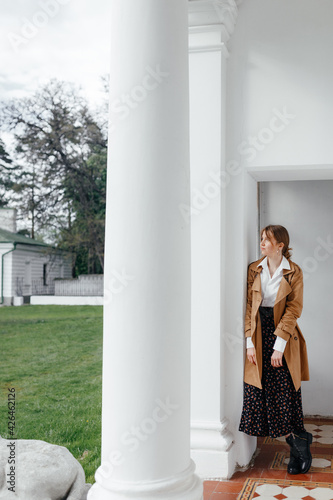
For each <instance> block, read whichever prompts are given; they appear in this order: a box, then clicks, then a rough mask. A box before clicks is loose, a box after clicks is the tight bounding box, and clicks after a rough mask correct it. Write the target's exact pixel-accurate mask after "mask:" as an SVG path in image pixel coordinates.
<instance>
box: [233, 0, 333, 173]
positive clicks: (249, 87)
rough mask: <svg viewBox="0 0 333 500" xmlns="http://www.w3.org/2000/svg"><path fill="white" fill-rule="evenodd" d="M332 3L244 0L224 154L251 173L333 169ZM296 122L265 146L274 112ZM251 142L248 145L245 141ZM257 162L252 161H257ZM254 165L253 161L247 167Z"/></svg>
mask: <svg viewBox="0 0 333 500" xmlns="http://www.w3.org/2000/svg"><path fill="white" fill-rule="evenodd" d="M332 18H333V2H332V1H331V0H292V1H291V0H245V1H244V2H243V3H242V4H241V7H240V11H239V16H238V20H237V24H236V29H235V32H234V34H233V37H232V39H231V42H230V49H231V58H230V60H229V87H228V88H229V91H228V92H229V99H228V101H229V103H230V107H229V109H230V111H231V114H230V115H229V128H228V130H229V146H230V147H231V148H232V153H233V155H235V154H236V151H237V149H238V147H240V146H241V145H242V143H243V152H245V150H246V151H247V153H246V154H242V155H241V158H242V160H243V162H244V164H248V165H255V164H256V165H293V164H300V165H302V164H315V165H317V164H320V163H333V141H332V134H331V131H332V125H333V114H332V107H333V93H332V90H331V89H332V87H333V58H332V46H333V30H332ZM274 108H276V109H277V110H278V111H280V112H281V111H282V110H283V109H284V108H285V109H286V110H287V113H289V114H292V115H293V116H294V118H290V119H287V120H286V121H289V123H283V122H281V120H277V121H275V122H273V127H274V126H278V127H279V128H281V129H282V128H283V125H285V127H284V129H283V130H282V131H281V132H275V133H273V136H274V137H273V139H272V140H271V142H268V143H266V144H263V143H262V141H260V140H259V142H258V145H259V147H260V148H262V150H261V151H258V150H257V149H256V148H255V147H253V146H251V147H252V153H253V154H252V153H250V151H249V147H248V142H249V138H251V137H252V138H253V137H257V136H258V134H259V135H260V136H261V137H262V138H264V140H265V141H267V140H268V139H270V137H269V135H268V132H267V130H266V131H265V132H262V129H263V128H267V127H268V126H269V123H270V121H271V120H272V118H273V116H274V112H273V109H274ZM250 140H251V139H250ZM254 156H255V157H254ZM251 157H254V158H253V159H252V161H249V159H250V158H251Z"/></svg>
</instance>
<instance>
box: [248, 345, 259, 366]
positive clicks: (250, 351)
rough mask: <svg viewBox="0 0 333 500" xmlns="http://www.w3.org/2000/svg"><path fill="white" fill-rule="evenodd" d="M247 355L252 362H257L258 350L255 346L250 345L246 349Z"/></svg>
mask: <svg viewBox="0 0 333 500" xmlns="http://www.w3.org/2000/svg"><path fill="white" fill-rule="evenodd" d="M246 356H247V359H248V360H249V361H250V363H253V364H254V365H256V364H257V360H256V350H255V348H254V347H249V348H248V349H246Z"/></svg>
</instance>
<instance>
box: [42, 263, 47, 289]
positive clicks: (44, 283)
mask: <svg viewBox="0 0 333 500" xmlns="http://www.w3.org/2000/svg"><path fill="white" fill-rule="evenodd" d="M43 285H44V286H47V264H43Z"/></svg>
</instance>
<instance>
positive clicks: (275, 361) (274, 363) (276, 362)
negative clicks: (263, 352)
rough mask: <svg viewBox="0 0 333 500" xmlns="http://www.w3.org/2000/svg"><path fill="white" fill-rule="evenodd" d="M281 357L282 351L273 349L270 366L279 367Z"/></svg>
mask: <svg viewBox="0 0 333 500" xmlns="http://www.w3.org/2000/svg"><path fill="white" fill-rule="evenodd" d="M282 358H283V352H280V351H274V352H273V354H272V357H271V363H272V366H274V368H279V366H282Z"/></svg>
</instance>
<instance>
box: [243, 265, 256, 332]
mask: <svg viewBox="0 0 333 500" xmlns="http://www.w3.org/2000/svg"><path fill="white" fill-rule="evenodd" d="M254 277H255V273H254V272H253V271H252V269H251V268H250V266H249V267H248V270H247V300H246V313H245V325H244V326H245V337H251V314H252V294H253V292H252V285H253V281H254Z"/></svg>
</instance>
